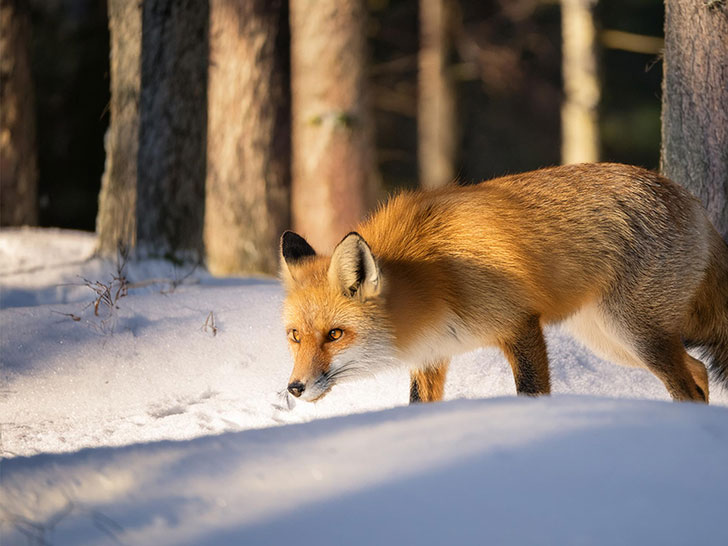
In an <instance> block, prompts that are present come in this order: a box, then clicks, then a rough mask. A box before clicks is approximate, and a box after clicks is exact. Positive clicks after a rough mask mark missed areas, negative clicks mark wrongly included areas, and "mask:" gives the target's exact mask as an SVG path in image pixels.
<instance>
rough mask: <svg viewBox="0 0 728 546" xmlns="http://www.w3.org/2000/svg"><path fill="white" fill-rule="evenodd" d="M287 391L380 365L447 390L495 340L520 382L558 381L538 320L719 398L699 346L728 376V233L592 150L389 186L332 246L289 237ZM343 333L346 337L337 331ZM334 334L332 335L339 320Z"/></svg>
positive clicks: (675, 385) (419, 393) (689, 204)
mask: <svg viewBox="0 0 728 546" xmlns="http://www.w3.org/2000/svg"><path fill="white" fill-rule="evenodd" d="M281 256H282V276H283V279H284V281H285V285H286V291H287V295H286V301H285V306H284V321H285V324H286V329H287V331H288V332H289V340H290V344H291V348H292V352H293V356H294V361H295V364H294V370H293V373H292V375H291V385H292V388H291V389H289V390H291V392H292V393H294V394H295V395H297V396H302V397H303V398H304V399H307V400H315V399H318V398H320V397H321V396H323V395H325V394H326V392H328V390H329V389H330V388H331V387H332V386H333V385H334V384H335V383H336V382H337V381H340V380H343V379H345V378H349V377H354V376H357V375H361V374H368V373H375V372H376V371H377V370H378V369H379V368H381V367H383V366H391V365H397V364H398V363H399V364H401V365H404V366H407V367H408V368H409V369H410V370H412V378H411V379H412V386H411V400H412V401H417V400H438V399H440V398H442V395H443V390H444V382H445V373H446V369H447V364H448V362H449V359H450V357H451V356H453V355H455V354H458V353H462V352H466V351H470V350H472V349H475V348H477V347H482V346H489V345H490V346H492V345H494V346H498V347H500V348H501V350H502V351H503V352H504V354H505V355H506V357H507V358H508V360H509V362H510V364H511V366H512V368H513V372H514V377H515V380H516V388H517V391H518V392H519V393H521V394H534V395H535V394H547V393H548V392H549V391H550V381H549V369H548V358H547V354H546V346H545V343H544V340H543V334H542V331H541V328H542V326H543V325H544V324H548V323H554V322H564V323H565V324H566V325H567V326H569V327H570V328H571V330H572V331H573V332H574V333H575V335H576V336H577V337H578V338H580V339H581V340H583V341H584V343H585V344H586V345H588V346H589V347H591V348H592V349H593V350H594V351H595V352H596V353H598V354H599V355H601V356H604V357H606V358H607V359H610V360H612V361H614V362H617V363H620V364H626V365H633V366H641V367H645V368H648V369H649V370H651V371H652V372H653V373H654V374H655V375H656V376H657V377H659V378H660V379H661V380H662V381H663V383H664V384H665V386H666V387H667V389H668V391H669V392H670V394H671V395H672V397H673V398H674V399H676V400H698V401H707V399H708V377H707V372H706V370H705V367H704V366H703V364H702V363H701V362H700V361H698V360H696V359H694V358H693V357H691V356H690V355H688V354H687V352H686V351H685V346H684V344H688V345H690V346H692V345H699V346H702V347H704V348H705V349H706V351H707V352H708V356H709V357H710V358H711V359H712V367H713V371H714V372H715V376H716V377H717V378H718V379H720V380H721V381H723V382H728V247H726V244H725V242H724V241H723V240H722V239H721V237H720V236H719V235H718V233H717V232H716V231H715V229H714V228H713V227H712V225H711V224H710V222H709V221H708V220H707V218H706V216H705V213H704V212H703V210H702V208H701V206H700V205H699V203H698V202H697V201H696V200H695V199H694V198H693V197H691V196H690V195H689V194H688V193H687V192H686V191H685V190H683V189H682V188H681V187H679V186H678V185H676V184H674V183H673V182H670V181H669V180H667V179H665V178H663V177H661V176H659V175H657V174H654V173H651V172H649V171H646V170H643V169H639V168H636V167H629V166H626V165H618V164H584V165H570V166H564V167H554V168H549V169H543V170H540V171H535V172H529V173H524V174H518V175H513V176H507V177H503V178H498V179H495V180H490V181H487V182H483V183H481V184H478V185H473V186H464V187H461V186H455V185H453V186H449V187H446V188H442V189H438V190H434V191H421V192H405V193H402V194H399V195H397V196H396V197H393V198H392V199H391V200H390V201H389V202H388V203H386V204H385V205H384V206H382V207H381V208H380V209H379V210H378V211H377V212H375V213H374V214H373V215H372V216H371V217H370V218H369V219H368V220H366V221H365V222H364V223H363V224H361V225H360V226H359V227H358V229H357V231H356V232H353V233H351V234H349V235H348V236H346V237H345V238H344V239H343V240H342V242H341V243H340V244H339V245H338V246H337V248H336V249H335V250H334V252H333V255H332V256H331V257H327V256H320V255H317V254H315V252H314V251H313V249H312V248H311V247H310V246H309V245H308V243H306V241H305V240H304V239H303V238H301V237H300V236H298V235H296V234H293V233H291V232H287V233H286V234H284V236H283V237H282V241H281ZM335 331H340V332H341V335H340V337H338V338H337V339H333V338H332V336H334V337H335V336H337V335H338V334H337V333H336V332H335ZM331 332H334V333H333V334H330V333H331Z"/></svg>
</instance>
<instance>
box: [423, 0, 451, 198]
mask: <svg viewBox="0 0 728 546" xmlns="http://www.w3.org/2000/svg"><path fill="white" fill-rule="evenodd" d="M450 9H451V7H450V6H449V2H448V0H420V17H419V18H420V50H419V74H418V87H419V89H418V91H419V94H418V105H417V123H418V127H417V133H418V135H417V136H418V152H417V154H418V163H419V175H420V185H421V186H422V187H424V188H436V187H438V186H442V185H444V184H448V183H449V182H452V180H453V179H454V178H455V146H456V139H455V86H454V83H453V81H452V77H451V75H450V73H449V70H448V60H449V54H450V48H451V36H450V29H451V26H450V17H451V13H450Z"/></svg>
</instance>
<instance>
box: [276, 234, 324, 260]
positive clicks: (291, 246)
mask: <svg viewBox="0 0 728 546" xmlns="http://www.w3.org/2000/svg"><path fill="white" fill-rule="evenodd" d="M281 254H282V255H283V259H284V260H286V261H287V262H289V261H294V262H295V261H297V260H300V259H302V258H306V257H308V256H315V255H316V251H315V250H314V249H313V248H312V247H311V245H309V244H308V242H306V239H304V238H303V237H301V236H300V235H299V234H298V233H294V232H293V231H290V230H288V231H284V232H283V235H281Z"/></svg>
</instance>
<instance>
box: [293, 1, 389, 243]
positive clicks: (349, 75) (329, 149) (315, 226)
mask: <svg viewBox="0 0 728 546" xmlns="http://www.w3.org/2000/svg"><path fill="white" fill-rule="evenodd" d="M290 10H291V15H290V20H291V88H292V118H293V185H292V213H293V224H294V227H295V229H296V230H297V231H299V232H301V234H303V235H304V236H305V237H306V238H308V240H309V242H311V243H312V244H313V246H314V247H316V248H317V249H318V250H319V251H330V250H331V249H332V248H333V246H334V245H335V244H336V243H337V242H338V241H339V240H341V238H342V237H343V236H344V235H345V234H346V232H347V231H348V230H350V229H352V228H353V227H354V226H355V225H356V224H357V223H358V221H359V220H360V219H361V218H362V217H363V215H364V214H365V212H366V210H367V209H368V207H369V206H370V204H371V203H372V201H373V199H374V193H375V191H376V180H377V179H376V176H375V174H374V173H375V163H374V160H373V159H374V147H373V141H372V129H371V123H372V121H371V120H372V118H371V115H370V112H369V105H368V104H367V98H366V90H365V88H366V83H365V66H366V53H365V51H366V37H365V25H366V10H365V8H364V1H363V0H351V1H348V2H342V1H340V0H291V3H290Z"/></svg>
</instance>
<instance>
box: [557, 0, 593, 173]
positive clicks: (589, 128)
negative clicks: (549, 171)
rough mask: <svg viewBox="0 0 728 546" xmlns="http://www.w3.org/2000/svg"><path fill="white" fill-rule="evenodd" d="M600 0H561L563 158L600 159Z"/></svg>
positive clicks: (567, 160)
mask: <svg viewBox="0 0 728 546" xmlns="http://www.w3.org/2000/svg"><path fill="white" fill-rule="evenodd" d="M595 1H596V0H561V29H562V38H563V49H562V55H563V59H562V66H563V78H564V94H565V97H564V104H563V106H562V108H561V133H562V134H561V162H562V163H564V164H568V163H583V162H594V161H598V160H599V125H598V120H597V108H598V106H599V79H598V76H597V60H596V39H595V29H594V16H593V7H594V3H595Z"/></svg>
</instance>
